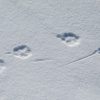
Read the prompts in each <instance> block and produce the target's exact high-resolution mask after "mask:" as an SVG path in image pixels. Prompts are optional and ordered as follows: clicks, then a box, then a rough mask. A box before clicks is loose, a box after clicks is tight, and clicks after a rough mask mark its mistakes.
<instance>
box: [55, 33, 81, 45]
mask: <svg viewBox="0 0 100 100" xmlns="http://www.w3.org/2000/svg"><path fill="white" fill-rule="evenodd" d="M56 37H57V38H60V39H61V40H62V42H63V43H64V44H65V45H66V46H68V47H74V46H77V45H79V44H80V37H79V36H77V35H75V34H73V33H71V32H68V33H62V34H57V36H56Z"/></svg>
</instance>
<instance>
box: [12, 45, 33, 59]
mask: <svg viewBox="0 0 100 100" xmlns="http://www.w3.org/2000/svg"><path fill="white" fill-rule="evenodd" d="M13 55H14V56H15V57H17V58H20V59H27V58H29V57H31V56H32V52H31V49H30V48H29V47H28V46H27V45H19V46H16V47H14V48H13Z"/></svg>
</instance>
